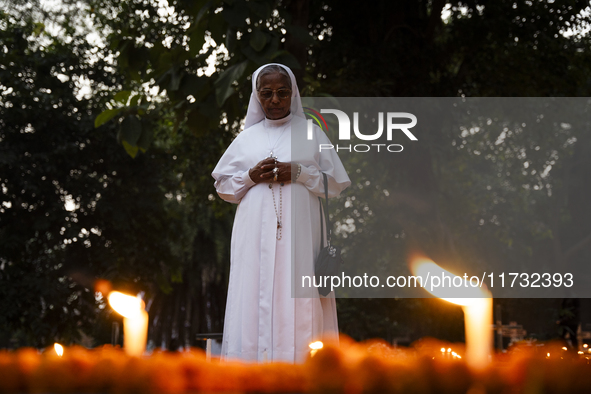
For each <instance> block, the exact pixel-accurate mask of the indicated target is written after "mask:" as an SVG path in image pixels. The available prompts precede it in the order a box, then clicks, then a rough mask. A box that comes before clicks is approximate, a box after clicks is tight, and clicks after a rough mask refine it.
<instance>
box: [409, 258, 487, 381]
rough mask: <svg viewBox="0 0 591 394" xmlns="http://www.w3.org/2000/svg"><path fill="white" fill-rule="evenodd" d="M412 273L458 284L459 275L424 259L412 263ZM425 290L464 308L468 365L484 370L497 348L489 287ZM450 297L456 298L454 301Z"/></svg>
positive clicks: (429, 288)
mask: <svg viewBox="0 0 591 394" xmlns="http://www.w3.org/2000/svg"><path fill="white" fill-rule="evenodd" d="M411 270H412V272H413V274H414V275H418V276H421V277H423V278H426V277H428V275H429V276H431V277H433V276H436V277H443V276H448V277H451V278H452V280H451V281H450V283H456V282H455V281H454V280H453V278H454V277H456V276H457V275H455V274H452V273H451V272H449V271H447V270H444V269H443V268H441V267H440V266H438V265H437V264H435V263H434V262H433V261H431V260H429V259H427V258H424V257H417V258H415V259H414V260H413V261H412V263H411ZM462 281H463V278H462V277H460V280H458V283H464V282H462ZM424 288H425V290H427V291H428V292H429V293H431V294H433V295H434V296H436V297H440V298H442V299H444V300H445V301H448V302H451V303H454V304H456V305H461V306H462V310H463V311H464V328H465V336H466V354H465V356H466V363H467V364H468V365H469V366H470V368H472V369H473V370H477V371H479V370H482V369H484V368H485V367H486V366H487V365H488V362H489V360H490V355H491V353H492V346H493V332H492V324H493V302H492V294H491V293H490V291H488V290H487V289H486V287H483V288H481V287H472V286H468V287H457V288H449V287H448V288H443V287H433V288H431V287H426V286H425V287H424ZM450 295H451V296H453V298H450ZM445 297H448V298H445ZM456 297H462V298H456ZM448 356H449V354H448Z"/></svg>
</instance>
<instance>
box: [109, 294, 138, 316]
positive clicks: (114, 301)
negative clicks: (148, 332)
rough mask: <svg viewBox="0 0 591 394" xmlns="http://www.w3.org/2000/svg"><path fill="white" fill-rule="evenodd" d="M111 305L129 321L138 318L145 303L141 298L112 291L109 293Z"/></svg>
mask: <svg viewBox="0 0 591 394" xmlns="http://www.w3.org/2000/svg"><path fill="white" fill-rule="evenodd" d="M109 305H111V308H113V309H114V310H115V312H117V313H119V314H120V315H123V316H124V317H126V318H128V319H133V318H135V317H138V316H139V315H140V313H141V311H142V310H143V309H144V302H143V301H142V299H141V298H139V297H134V296H130V295H127V294H123V293H119V292H118V291H112V292H110V293H109Z"/></svg>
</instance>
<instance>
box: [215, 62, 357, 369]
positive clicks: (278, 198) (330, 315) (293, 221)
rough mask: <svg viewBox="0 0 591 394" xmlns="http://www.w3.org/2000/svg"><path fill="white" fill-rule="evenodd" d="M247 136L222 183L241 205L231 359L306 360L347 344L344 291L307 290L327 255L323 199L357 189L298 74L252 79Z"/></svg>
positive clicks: (219, 174) (282, 71)
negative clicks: (340, 294) (341, 312)
mask: <svg viewBox="0 0 591 394" xmlns="http://www.w3.org/2000/svg"><path fill="white" fill-rule="evenodd" d="M244 123H245V124H244V130H243V131H242V132H241V133H240V134H238V136H237V137H236V138H235V139H234V141H233V142H232V143H231V144H230V146H229V147H228V149H227V150H226V151H225V153H224V154H223V156H222V157H221V159H220V160H219V162H218V164H217V165H216V167H215V169H214V170H213V173H212V176H213V178H214V179H215V184H214V185H215V188H216V191H217V193H218V195H219V196H220V197H221V198H222V199H224V200H225V201H227V202H230V203H233V204H238V208H237V210H236V217H235V219H234V226H233V229H232V240H231V254H230V280H229V285H228V298H227V304H226V315H225V320H224V333H223V342H222V358H224V359H236V358H238V359H242V360H249V361H259V362H261V361H287V362H302V361H304V360H305V358H306V355H307V354H308V352H309V351H310V349H309V347H308V345H309V344H310V343H311V342H314V341H317V340H326V339H329V338H332V339H337V338H338V324H337V313H336V304H335V298H334V293H331V294H329V295H328V296H327V297H320V296H319V295H318V290H317V289H316V288H313V287H312V288H305V287H304V286H302V282H301V278H302V277H305V276H310V275H311V276H313V275H314V261H315V260H316V256H318V253H319V252H320V248H321V229H320V226H321V220H322V218H321V215H320V212H321V211H320V202H319V200H318V197H322V198H324V180H323V175H322V173H325V174H326V175H327V179H328V195H329V198H330V197H335V196H338V195H339V194H340V193H341V192H342V191H343V190H344V189H345V188H346V187H347V186H349V185H350V184H351V182H350V180H349V177H348V175H347V173H346V171H345V169H344V167H343V164H342V163H341V161H340V159H339V157H338V156H337V154H336V153H335V151H334V150H332V149H331V150H326V149H325V150H322V151H320V149H318V147H319V145H320V144H330V140H329V139H328V137H327V136H326V135H325V134H324V132H323V131H322V130H321V129H320V128H318V127H317V126H313V132H312V133H307V132H306V130H307V127H308V126H307V122H306V119H305V117H304V113H303V108H302V102H301V98H300V93H299V90H298V86H297V84H296V80H295V77H294V75H293V73H292V71H291V70H290V69H289V68H288V67H286V66H284V65H281V64H275V63H272V64H267V65H265V66H262V67H260V68H259V69H258V70H256V71H255V72H254V74H253V75H252V94H251V96H250V102H249V105H248V111H247V114H246V118H245V121H244Z"/></svg>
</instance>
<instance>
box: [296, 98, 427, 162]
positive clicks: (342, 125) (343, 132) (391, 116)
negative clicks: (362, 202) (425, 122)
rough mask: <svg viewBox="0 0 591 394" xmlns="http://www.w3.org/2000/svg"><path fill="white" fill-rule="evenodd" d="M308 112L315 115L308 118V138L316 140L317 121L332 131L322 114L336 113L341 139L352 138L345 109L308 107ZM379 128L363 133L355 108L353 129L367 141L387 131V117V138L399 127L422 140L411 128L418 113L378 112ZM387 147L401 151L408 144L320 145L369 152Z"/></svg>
mask: <svg viewBox="0 0 591 394" xmlns="http://www.w3.org/2000/svg"><path fill="white" fill-rule="evenodd" d="M304 110H305V111H304V113H305V114H306V115H308V116H309V117H310V118H312V119H308V140H313V138H314V130H313V125H314V122H316V124H317V125H318V127H320V128H321V129H323V130H324V131H325V132H328V124H327V122H326V119H324V117H323V116H322V114H332V115H335V116H336V117H337V122H338V124H339V141H347V140H349V141H350V140H351V119H350V118H349V115H347V114H346V113H345V112H343V111H341V110H338V109H321V110H320V112H318V111H316V110H314V109H312V108H309V107H305V108H304ZM377 119H378V130H377V131H376V132H375V133H373V134H363V133H362V132H361V131H360V130H359V112H353V133H354V134H355V137H357V138H358V139H360V140H363V141H376V140H378V139H379V138H381V137H382V134H383V133H384V119H386V121H385V123H386V127H385V128H386V139H387V141H392V136H393V135H394V132H395V131H401V132H402V133H404V135H406V137H408V139H409V140H411V141H418V139H417V137H415V135H414V134H413V133H412V132H411V131H410V129H411V128H413V127H414V126H416V124H417V117H416V116H414V115H413V114H411V113H408V112H386V113H384V112H378V116H377ZM401 119H406V120H409V121H410V122H406V123H400V120H401ZM381 148H384V151H388V152H393V153H398V152H402V151H403V150H404V147H403V146H402V145H401V144H379V143H373V144H355V145H351V144H349V145H339V144H337V145H332V144H319V146H318V149H319V150H320V151H321V152H322V150H323V149H324V150H330V149H336V151H337V152H339V151H343V150H344V151H348V152H361V153H363V152H369V151H371V150H376V151H377V152H380V149H381Z"/></svg>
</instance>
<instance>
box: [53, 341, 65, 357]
mask: <svg viewBox="0 0 591 394" xmlns="http://www.w3.org/2000/svg"><path fill="white" fill-rule="evenodd" d="M53 349H54V350H55V353H56V354H57V355H58V356H60V357H61V356H63V355H64V347H63V346H62V345H60V344H59V343H57V342H56V343H54V344H53Z"/></svg>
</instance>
